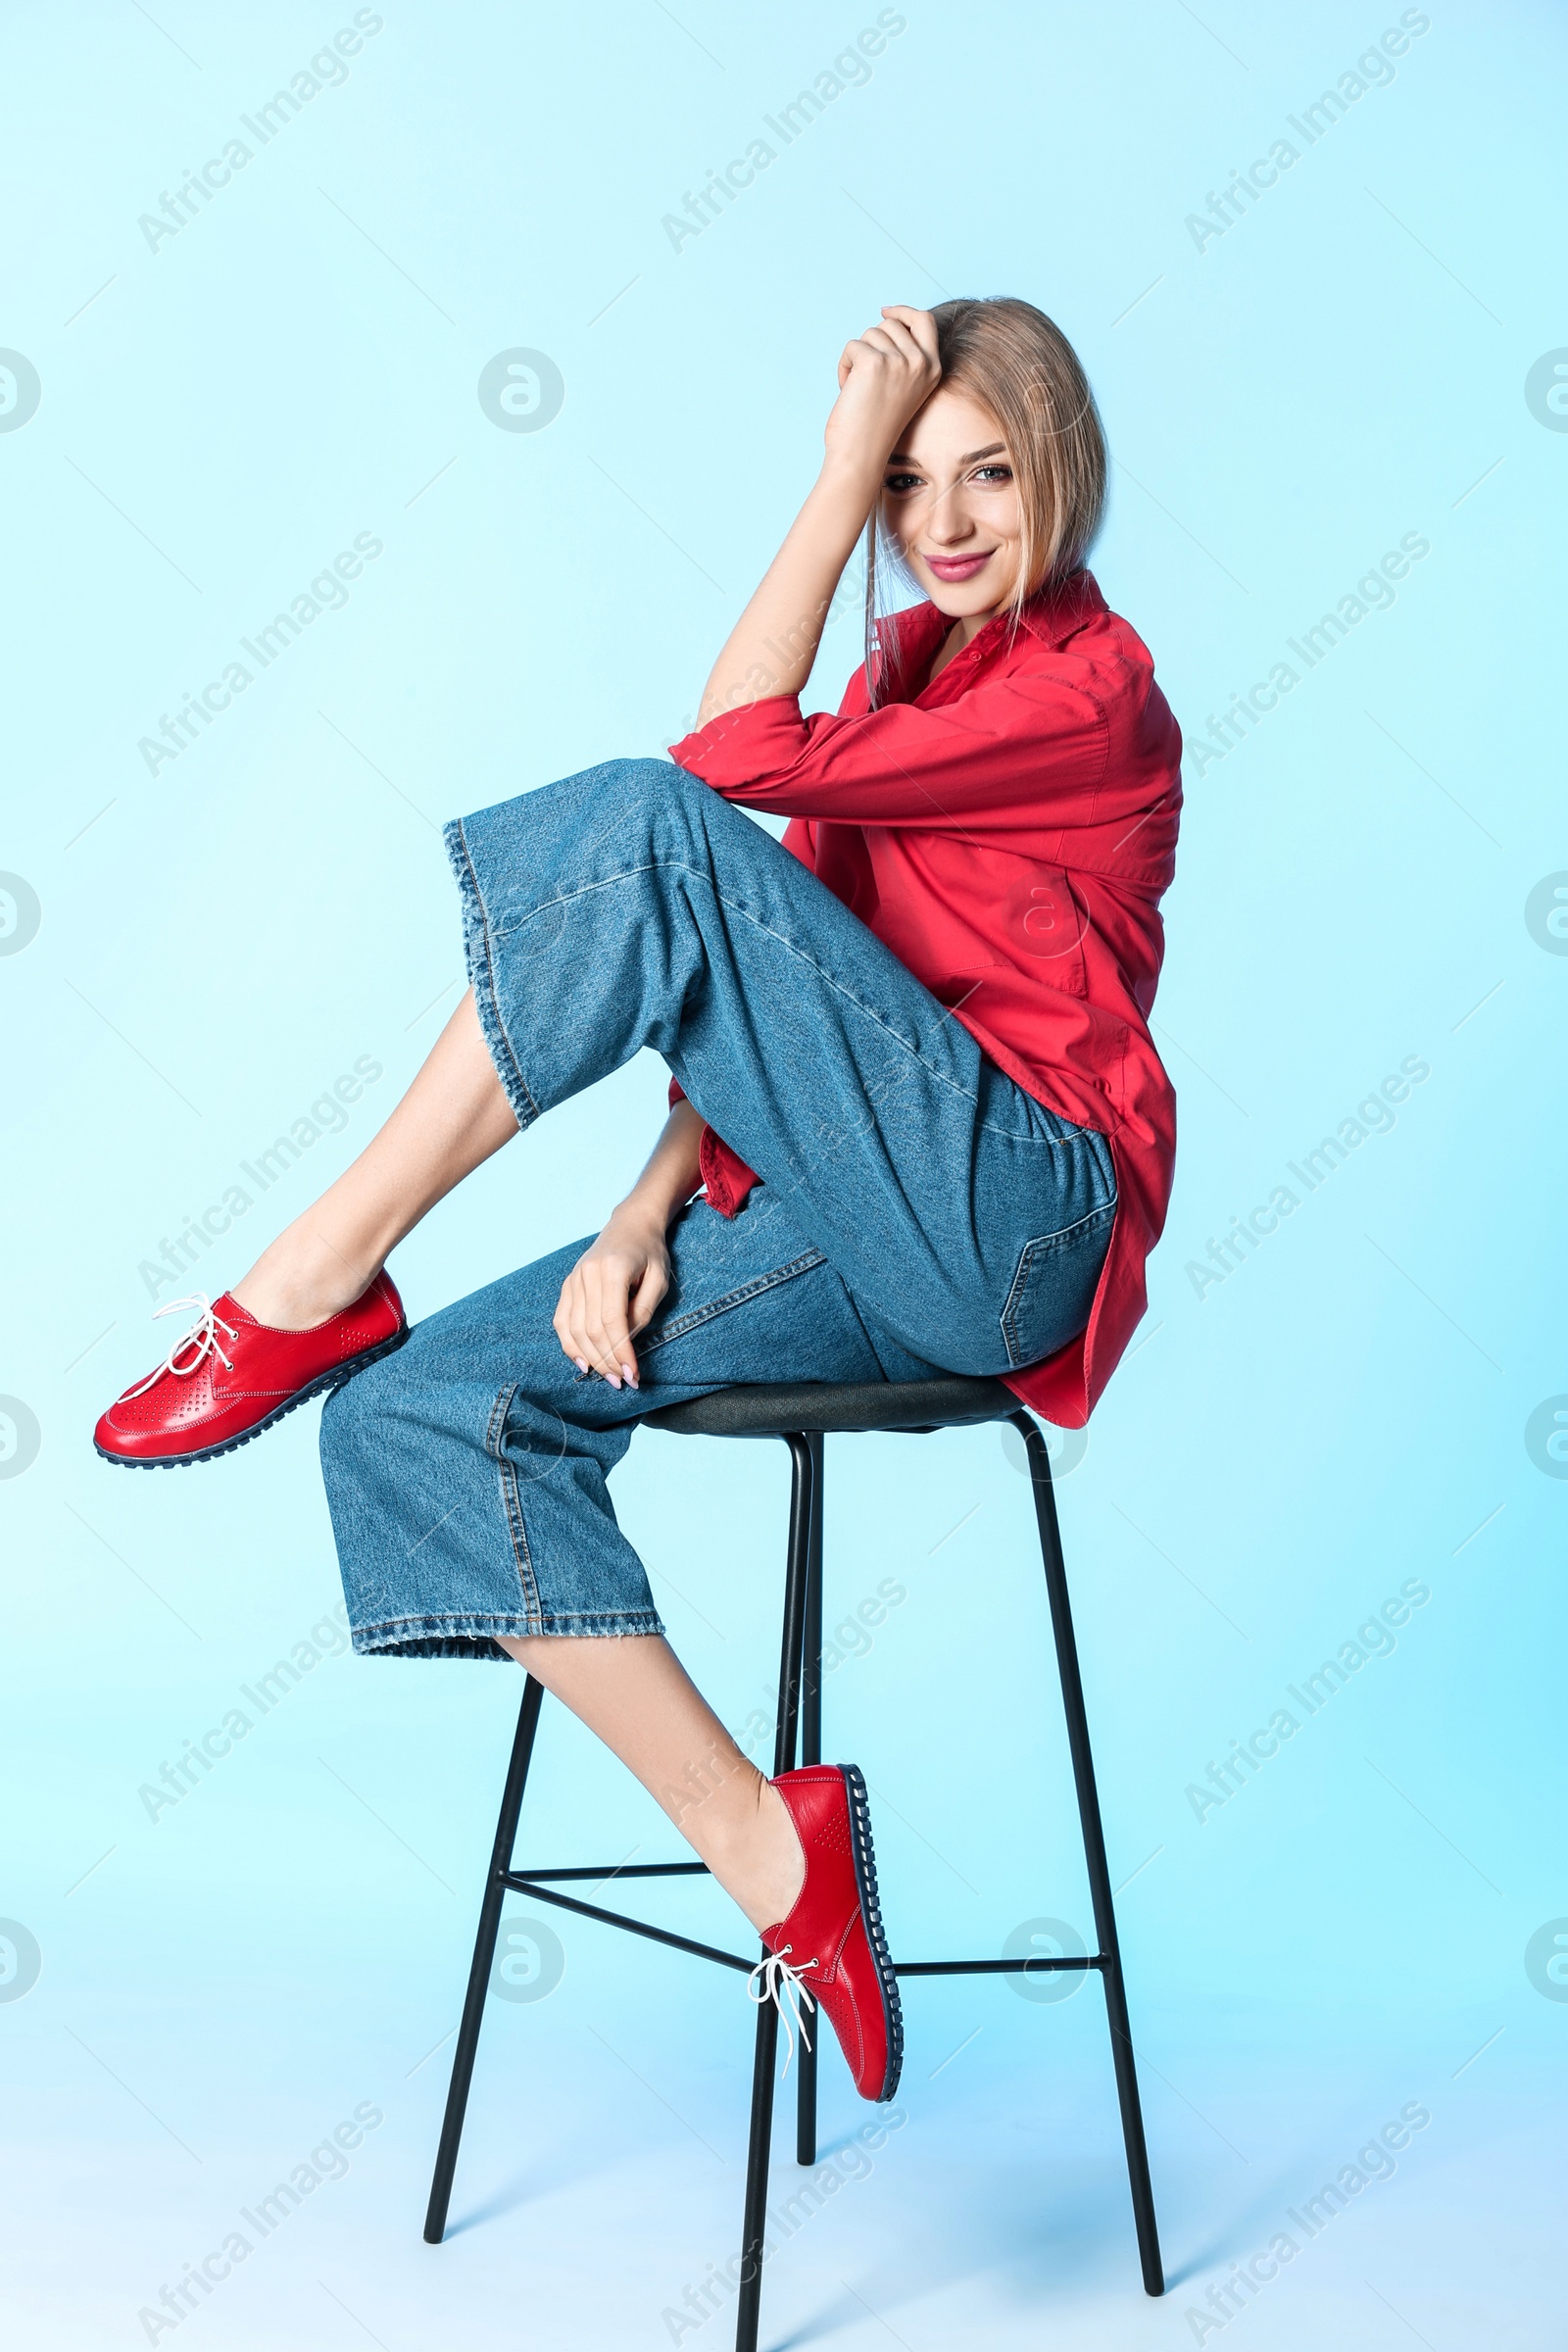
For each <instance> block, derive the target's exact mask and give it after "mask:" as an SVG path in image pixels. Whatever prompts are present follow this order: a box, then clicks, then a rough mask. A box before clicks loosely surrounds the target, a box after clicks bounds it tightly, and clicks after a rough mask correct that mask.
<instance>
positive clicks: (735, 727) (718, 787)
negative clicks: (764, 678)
mask: <svg viewBox="0 0 1568 2352" xmlns="http://www.w3.org/2000/svg"><path fill="white" fill-rule="evenodd" d="M808 741H809V729H808V727H807V724H806V721H805V719H804V718H803V717H802V716H801V698H800V696H799V695H798V694H770V695H767V696H766V697H764V699H763V700H762V701H761V702H759V703H742V704H741V705H740V706H739V708H738V709H737V710H734V711H720V712H719V715H718V716H717V717H716V718H711V719H710V720H709V721H708V724H707V725H706V726H703V727H695V728H694V729H693V730H692V732H691V734H689V735H683V736H682V737H681V739H680V741H679V743H672V744H671V745H670V747H669V756H670V758H671V759H672V760H674V762H675V765H676V766H677V767H684V768H685V769H686V770H687V772H688V773H689V774H691V775H694V776H700V777H701V778H702V780H703V782H704V783H705V784H711V785H712V786H713V788H714V790H715V791H718V792H724V791H735V790H738V789H739V788H740V787H742V786H744V785H747V784H758V783H762V782H765V781H766V779H767V778H768V777H770V776H778V775H781V774H783V773H784V772H785V771H786V770H787V769H789V768H792V767H793V766H794V765H795V763H796V761H797V760H799V758H800V756H801V754H802V752H803V751H805V749H806V746H807V743H808Z"/></svg>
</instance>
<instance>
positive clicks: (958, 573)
mask: <svg viewBox="0 0 1568 2352" xmlns="http://www.w3.org/2000/svg"><path fill="white" fill-rule="evenodd" d="M996 552H997V551H996V549H995V548H994V547H988V548H987V549H986V551H985V553H984V555H980V556H927V557H926V559H925V565H926V569H927V570H928V571H934V572H935V573H936V575H937V578H938V579H939V580H968V579H972V578H973V577H974V575H975V573H976V572H977V571H979V570H981V569H982V568H983V566H984V565H985V564H989V563H990V561H991V559H992V557H993V556H994V555H995V554H996Z"/></svg>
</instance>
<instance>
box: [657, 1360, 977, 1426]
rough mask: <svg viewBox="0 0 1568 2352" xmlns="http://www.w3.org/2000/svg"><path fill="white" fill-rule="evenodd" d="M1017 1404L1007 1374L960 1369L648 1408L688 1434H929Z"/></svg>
mask: <svg viewBox="0 0 1568 2352" xmlns="http://www.w3.org/2000/svg"><path fill="white" fill-rule="evenodd" d="M1017 1410H1018V1399H1017V1397H1014V1395H1013V1394H1012V1391H1011V1390H1010V1389H1006V1388H1004V1387H1003V1385H1002V1382H1001V1381H1000V1380H965V1379H963V1378H962V1377H961V1375H959V1374H958V1373H956V1372H955V1373H950V1374H949V1376H948V1377H947V1378H946V1379H945V1380H907V1381H889V1380H867V1381H861V1382H858V1383H857V1384H855V1385H853V1386H850V1385H846V1386H844V1387H836V1386H835V1385H834V1384H833V1383H832V1382H831V1381H820V1380H803V1381H788V1382H784V1383H782V1384H780V1385H779V1386H777V1387H773V1386H766V1387H764V1386H761V1385H759V1386H757V1387H755V1388H735V1389H715V1390H714V1391H713V1392H712V1394H711V1396H709V1397H694V1398H693V1399H692V1401H691V1403H689V1404H666V1405H662V1406H660V1407H658V1408H657V1409H656V1410H655V1411H653V1412H651V1413H647V1414H645V1415H644V1416H643V1424H642V1425H643V1427H644V1428H645V1429H668V1430H673V1431H675V1432H676V1433H677V1434H678V1435H679V1436H681V1437H687V1438H784V1437H789V1436H791V1435H793V1434H795V1433H797V1432H799V1433H800V1434H802V1435H809V1436H813V1437H815V1436H829V1435H832V1434H834V1433H835V1432H836V1433H838V1434H839V1435H843V1436H847V1435H849V1434H851V1433H852V1432H860V1431H865V1430H875V1429H881V1430H902V1431H903V1432H904V1433H905V1434H906V1435H907V1436H911V1437H929V1435H930V1434H931V1432H932V1431H933V1430H937V1429H959V1428H962V1427H963V1426H964V1425H965V1424H966V1423H968V1422H973V1421H1002V1420H1005V1418H1006V1416H1007V1415H1008V1414H1009V1413H1015V1412H1016V1411H1017Z"/></svg>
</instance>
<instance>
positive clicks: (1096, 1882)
mask: <svg viewBox="0 0 1568 2352" xmlns="http://www.w3.org/2000/svg"><path fill="white" fill-rule="evenodd" d="M1011 1418H1012V1421H1013V1425H1014V1427H1015V1428H1017V1429H1018V1430H1020V1431H1021V1432H1022V1433H1023V1438H1024V1443H1025V1445H1026V1446H1027V1447H1028V1449H1029V1471H1030V1479H1031V1483H1032V1485H1033V1487H1034V1495H1035V1514H1036V1517H1037V1518H1038V1520H1039V1523H1040V1554H1041V1558H1042V1559H1043V1560H1044V1562H1045V1569H1046V1591H1047V1593H1049V1595H1050V1598H1051V1624H1052V1630H1053V1632H1054V1635H1055V1640H1056V1665H1057V1667H1058V1669H1059V1671H1060V1675H1061V1702H1062V1708H1063V1711H1064V1713H1065V1715H1066V1719H1067V1745H1068V1749H1069V1751H1070V1753H1071V1756H1072V1774H1073V1781H1074V1784H1075V1785H1076V1788H1077V1791H1078V1817H1079V1820H1080V1822H1081V1824H1082V1826H1083V1838H1084V1861H1085V1864H1086V1866H1087V1868H1088V1872H1089V1896H1090V1901H1091V1902H1092V1904H1093V1906H1094V1914H1095V1934H1096V1936H1097V1937H1098V1938H1099V1948H1100V1951H1101V1954H1102V1956H1103V1967H1102V1969H1101V1972H1100V1973H1101V1975H1102V1976H1103V1978H1104V1981H1105V2014H1106V2018H1107V2020H1108V2022H1109V2025H1110V2054H1111V2059H1112V2062H1113V2064H1114V2066H1115V2070H1116V2097H1117V2099H1118V2101H1119V2103H1120V2106H1121V2130H1122V2138H1123V2140H1124V2141H1125V2143H1126V2148H1127V2177H1128V2180H1129V2182H1130V2184H1131V2187H1132V2199H1133V2222H1134V2226H1135V2227H1136V2229H1137V2231H1138V2255H1139V2260H1140V2262H1141V2263H1142V2265H1143V2273H1144V2286H1145V2288H1146V2290H1147V2291H1148V2292H1149V2293H1150V2294H1152V2295H1162V2294H1163V2293H1164V2292H1165V2273H1164V2268H1163V2266H1162V2264H1161V2262H1160V2256H1159V2230H1158V2226H1157V2224H1156V2222H1155V2219H1154V2191H1153V2185H1152V2182H1151V2180H1150V2178H1149V2151H1148V2148H1147V2146H1146V2145H1145V2141H1144V2113H1143V2108H1142V2106H1141V2104H1140V2102H1139V2097H1138V2071H1137V2068H1136V2066H1135V2064H1134V2061H1133V2037H1132V2028H1131V2026H1130V2025H1129V2023H1128V2018H1127V1991H1126V1986H1125V1984H1124V1983H1123V1979H1122V1968H1121V1948H1120V1946H1119V1944H1118V1942H1117V1940H1116V1913H1115V1907H1114V1904H1113V1903H1112V1900H1111V1887H1110V1871H1109V1867H1108V1865H1107V1864H1106V1861H1105V1836H1104V1831H1103V1827H1102V1825H1101V1819H1100V1795H1099V1791H1098V1790H1097V1789H1096V1787H1095V1764H1094V1757H1093V1754H1092V1753H1091V1750H1090V1745H1089V1717H1088V1715H1087V1713H1086V1712H1085V1708H1084V1689H1083V1681H1082V1677H1081V1676H1080V1674H1079V1671H1078V1644H1077V1642H1076V1640H1075V1639H1074V1636H1073V1630H1072V1607H1071V1603H1070V1602H1069V1600H1068V1597H1067V1571H1066V1565H1065V1562H1064V1561H1063V1559H1062V1553H1061V1530H1060V1528H1059V1527H1058V1525H1057V1522H1056V1498H1055V1495H1054V1493H1053V1491H1052V1484H1051V1456H1050V1454H1049V1453H1048V1452H1047V1451H1046V1442H1045V1439H1044V1438H1043V1437H1042V1436H1041V1434H1040V1431H1039V1429H1038V1428H1037V1426H1036V1425H1035V1423H1034V1422H1033V1421H1032V1420H1031V1419H1030V1418H1029V1416H1028V1414H1027V1413H1022V1412H1019V1413H1015V1414H1013V1415H1012V1416H1011Z"/></svg>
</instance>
